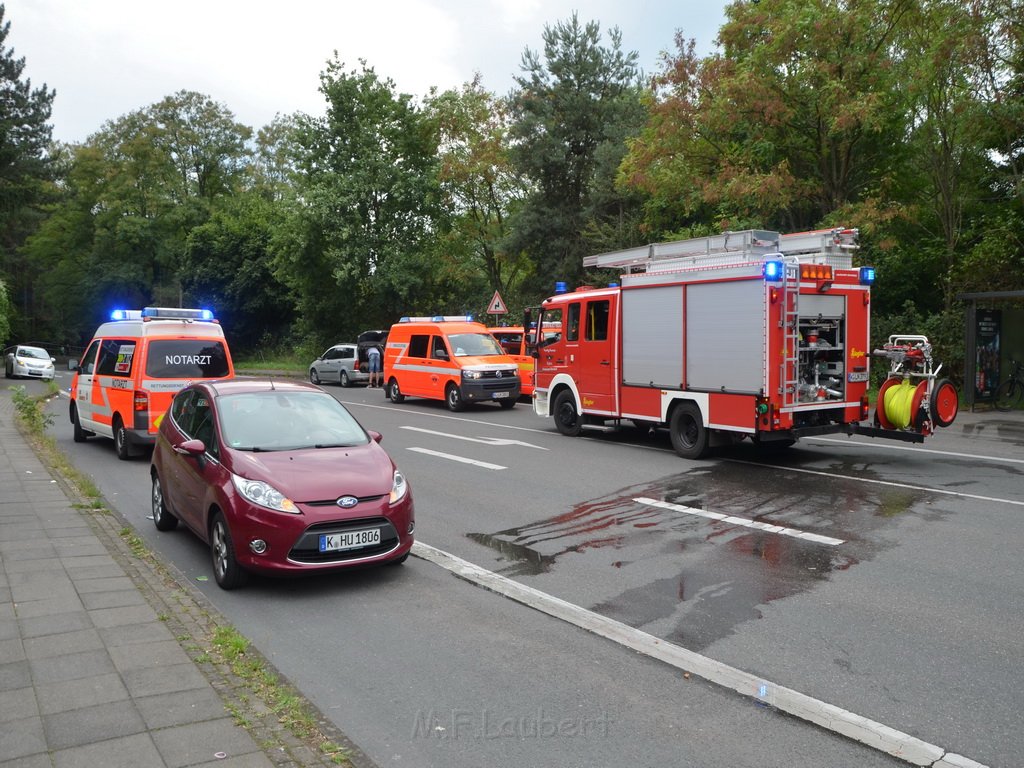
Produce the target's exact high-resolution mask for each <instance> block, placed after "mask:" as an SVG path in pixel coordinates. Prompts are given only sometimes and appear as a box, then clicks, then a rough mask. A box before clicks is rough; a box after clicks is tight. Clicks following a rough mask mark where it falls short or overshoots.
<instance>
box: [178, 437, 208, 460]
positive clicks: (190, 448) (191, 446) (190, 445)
mask: <svg viewBox="0 0 1024 768" xmlns="http://www.w3.org/2000/svg"><path fill="white" fill-rule="evenodd" d="M174 452H175V453H180V454H182V455H187V456H196V457H198V456H202V455H203V454H204V453H206V444H205V443H204V442H203V441H202V440H186V441H185V442H183V443H178V445H176V446H174Z"/></svg>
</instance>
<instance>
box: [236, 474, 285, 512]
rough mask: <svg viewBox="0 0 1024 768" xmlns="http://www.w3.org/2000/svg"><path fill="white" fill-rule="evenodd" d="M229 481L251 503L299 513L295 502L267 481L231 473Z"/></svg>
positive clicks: (275, 509) (277, 510) (276, 510)
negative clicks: (247, 478) (249, 478)
mask: <svg viewBox="0 0 1024 768" xmlns="http://www.w3.org/2000/svg"><path fill="white" fill-rule="evenodd" d="M231 482H233V483H234V484H235V489H236V490H237V491H238V492H239V493H240V494H242V496H244V497H245V498H246V499H248V500H249V501H251V502H252V503H253V504H256V505H258V506H261V507H266V508H267V509H272V510H274V511H275V512H288V513H290V514H293V515H297V514H299V509H298V507H296V506H295V502H294V501H292V500H291V499H289V498H288V497H286V496H285V495H284V494H283V493H281V492H280V491H279V490H277V488H275V487H274V486H272V485H270V484H269V483H264V482H263V481H262V480H246V479H245V478H244V477H239V476H238V475H231Z"/></svg>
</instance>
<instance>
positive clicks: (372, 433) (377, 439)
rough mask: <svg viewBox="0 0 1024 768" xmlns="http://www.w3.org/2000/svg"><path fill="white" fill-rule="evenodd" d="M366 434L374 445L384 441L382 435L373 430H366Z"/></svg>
mask: <svg viewBox="0 0 1024 768" xmlns="http://www.w3.org/2000/svg"><path fill="white" fill-rule="evenodd" d="M366 434H368V435H369V436H370V439H371V440H373V442H375V443H379V442H380V441H381V440H383V439H384V435H382V434H381V433H380V432H377V431H376V430H374V429H368V430H366Z"/></svg>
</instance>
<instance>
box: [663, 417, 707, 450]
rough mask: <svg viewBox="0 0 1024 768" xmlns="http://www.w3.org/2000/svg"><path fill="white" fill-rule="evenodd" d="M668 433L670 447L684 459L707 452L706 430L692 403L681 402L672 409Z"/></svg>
mask: <svg viewBox="0 0 1024 768" xmlns="http://www.w3.org/2000/svg"><path fill="white" fill-rule="evenodd" d="M668 434H669V437H670V438H671V439H672V447H673V448H674V449H675V451H676V453H678V454H679V455H680V456H682V457H683V458H684V459H700V458H703V456H704V455H705V454H706V453H707V452H708V430H707V428H706V427H705V426H704V419H703V418H702V417H701V415H700V408H698V407H697V406H696V404H694V403H683V404H681V405H679V406H678V407H676V409H675V410H674V411H672V417H671V418H670V419H669V422H668Z"/></svg>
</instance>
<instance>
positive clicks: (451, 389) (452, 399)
mask: <svg viewBox="0 0 1024 768" xmlns="http://www.w3.org/2000/svg"><path fill="white" fill-rule="evenodd" d="M444 403H445V405H447V406H448V410H449V411H453V412H454V413H459V412H460V411H464V410H466V403H465V402H464V401H463V400H462V393H461V392H459V388H458V387H457V386H455V385H454V384H449V385H448V386H447V387H446V388H445V390H444Z"/></svg>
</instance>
